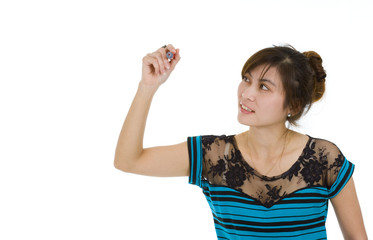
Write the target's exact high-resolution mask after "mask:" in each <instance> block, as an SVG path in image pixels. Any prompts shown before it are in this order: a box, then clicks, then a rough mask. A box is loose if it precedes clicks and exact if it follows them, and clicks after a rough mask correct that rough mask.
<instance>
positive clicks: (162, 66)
mask: <svg viewBox="0 0 373 240" xmlns="http://www.w3.org/2000/svg"><path fill="white" fill-rule="evenodd" d="M152 56H153V57H154V58H155V59H156V60H157V62H158V65H159V72H160V73H161V74H163V73H164V72H165V71H166V67H165V64H164V59H163V56H162V53H161V52H160V51H156V52H154V53H152Z"/></svg>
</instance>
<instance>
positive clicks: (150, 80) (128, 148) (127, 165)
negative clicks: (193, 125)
mask: <svg viewBox="0 0 373 240" xmlns="http://www.w3.org/2000/svg"><path fill="white" fill-rule="evenodd" d="M168 51H170V52H172V53H173V54H174V59H172V60H171V61H170V62H169V60H168V59H167V56H166V54H167V52H168ZM179 61H180V54H179V49H175V48H174V47H173V46H172V45H168V46H167V47H166V48H160V49H158V50H157V51H155V52H153V53H150V54H148V55H146V56H145V57H144V58H143V61H142V62H143V63H142V78H141V81H140V83H139V86H138V90H137V93H136V95H135V98H134V99H133V102H132V105H131V107H130V109H129V111H128V114H127V117H126V119H125V121H124V123H123V126H122V130H121V132H120V135H119V139H118V143H117V147H116V150H115V158H114V166H115V167H116V168H117V169H119V170H122V171H124V172H130V173H135V174H141V175H148V176H160V177H171V176H188V174H189V159H188V146H187V143H186V142H183V143H180V144H176V145H171V146H162V147H152V148H146V149H144V148H143V138H144V131H145V125H146V120H147V117H148V113H149V108H150V105H151V102H152V99H153V96H154V94H155V93H156V91H157V89H158V88H159V86H160V85H162V84H163V83H164V82H165V81H166V80H167V79H168V77H169V76H170V74H171V72H172V71H173V70H174V69H175V66H176V65H177V63H178V62H179Z"/></svg>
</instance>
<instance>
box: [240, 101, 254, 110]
mask: <svg viewBox="0 0 373 240" xmlns="http://www.w3.org/2000/svg"><path fill="white" fill-rule="evenodd" d="M240 105H241V108H242V109H244V110H246V111H248V112H252V113H254V112H255V111H254V110H252V109H251V108H249V107H248V106H246V105H244V104H243V103H242V102H240Z"/></svg>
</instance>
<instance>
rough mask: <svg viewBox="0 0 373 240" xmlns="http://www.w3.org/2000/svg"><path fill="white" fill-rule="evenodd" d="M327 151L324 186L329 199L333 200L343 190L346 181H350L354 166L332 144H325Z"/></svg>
mask: <svg viewBox="0 0 373 240" xmlns="http://www.w3.org/2000/svg"><path fill="white" fill-rule="evenodd" d="M325 145H326V148H327V149H328V156H327V158H328V168H327V179H326V186H327V188H328V192H329V195H328V197H329V198H333V197H335V196H337V195H338V193H339V192H340V191H341V190H342V189H343V187H344V186H345V185H346V183H347V182H348V180H350V178H351V176H352V174H353V172H354V168H355V165H354V164H352V163H351V162H350V161H348V160H347V159H346V158H345V156H344V155H343V154H342V152H341V151H340V150H339V148H338V147H337V146H336V145H334V144H333V143H330V142H328V143H326V144H325Z"/></svg>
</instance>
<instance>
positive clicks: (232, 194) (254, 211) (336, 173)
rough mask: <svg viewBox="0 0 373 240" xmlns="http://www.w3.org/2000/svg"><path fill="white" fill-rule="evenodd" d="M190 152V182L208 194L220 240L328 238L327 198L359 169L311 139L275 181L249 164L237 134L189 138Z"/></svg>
mask: <svg viewBox="0 0 373 240" xmlns="http://www.w3.org/2000/svg"><path fill="white" fill-rule="evenodd" d="M188 151H189V160H190V176H189V183H190V184H194V185H197V186H199V187H200V188H201V189H202V190H203V194H204V195H205V197H206V199H207V201H208V204H209V206H210V208H211V211H212V215H213V220H214V223H215V229H216V234H217V237H218V239H229V240H235V239H240V240H243V239H302V240H303V239H326V237H327V236H326V229H325V221H326V217H327V212H328V200H329V199H331V198H333V197H335V196H336V195H337V194H338V193H339V192H340V191H341V189H342V188H343V187H344V186H345V184H346V183H347V182H348V180H349V179H350V177H351V175H352V173H353V171H354V165H353V164H352V163H350V162H349V161H348V160H347V159H346V158H345V157H344V156H343V154H342V153H341V152H340V150H339V149H338V147H336V146H335V145H334V144H333V143H331V142H329V141H326V140H323V139H316V138H312V137H309V140H308V142H307V144H306V146H305V147H304V149H303V152H302V154H301V155H300V156H299V159H298V160H297V161H296V162H295V163H294V164H293V165H292V166H291V168H290V169H288V170H287V171H286V172H284V173H283V174H281V175H278V176H271V177H268V176H264V175H261V174H260V173H259V172H257V171H256V170H255V169H253V168H252V167H251V166H250V165H249V164H248V162H247V161H245V160H244V157H243V155H242V153H241V152H240V150H239V148H238V145H237V142H236V140H235V137H234V135H231V136H225V135H222V136H212V135H209V136H197V137H189V138H188Z"/></svg>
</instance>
